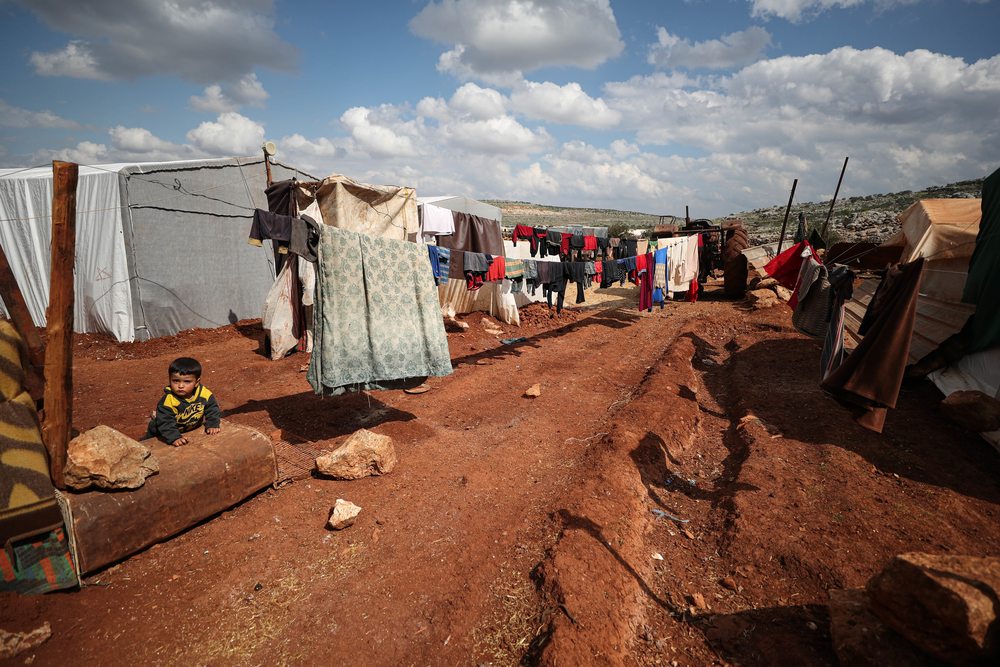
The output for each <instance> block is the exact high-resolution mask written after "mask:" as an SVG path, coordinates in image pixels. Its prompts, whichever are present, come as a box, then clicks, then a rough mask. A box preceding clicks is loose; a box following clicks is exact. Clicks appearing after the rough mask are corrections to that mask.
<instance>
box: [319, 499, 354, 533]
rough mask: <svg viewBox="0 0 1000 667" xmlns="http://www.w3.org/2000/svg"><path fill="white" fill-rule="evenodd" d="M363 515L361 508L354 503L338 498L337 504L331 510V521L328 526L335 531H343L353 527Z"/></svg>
mask: <svg viewBox="0 0 1000 667" xmlns="http://www.w3.org/2000/svg"><path fill="white" fill-rule="evenodd" d="M359 514H361V508H360V507H358V506H357V505H355V504H354V503H351V502H348V501H346V500H343V499H342V498H337V504H336V505H334V506H333V509H332V510H330V520H329V521H327V523H326V525H327V527H329V528H333V529H334V530H343V529H344V528H347V527H348V526H353V525H354V522H355V521H357V520H358V515H359Z"/></svg>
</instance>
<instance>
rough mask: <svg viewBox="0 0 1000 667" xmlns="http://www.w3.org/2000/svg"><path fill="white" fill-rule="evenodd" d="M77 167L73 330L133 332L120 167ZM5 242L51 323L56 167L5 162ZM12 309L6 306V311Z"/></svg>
mask: <svg viewBox="0 0 1000 667" xmlns="http://www.w3.org/2000/svg"><path fill="white" fill-rule="evenodd" d="M122 166H124V165H107V166H105V167H101V168H96V167H85V166H81V167H80V169H79V179H78V181H77V190H76V212H77V217H76V258H75V269H74V270H75V277H74V280H73V282H74V291H75V295H76V299H75V303H74V307H73V330H74V331H78V332H81V333H104V334H110V335H112V336H114V337H115V338H117V339H118V340H123V341H131V340H133V329H132V297H131V293H130V290H129V284H128V265H127V262H126V259H125V243H124V240H123V236H122V219H121V198H120V193H119V184H118V173H117V172H118V170H119V169H121V168H122ZM0 246H2V247H3V251H4V254H6V256H7V261H8V262H9V263H10V268H11V271H12V272H13V273H14V278H15V279H16V280H17V284H18V287H19V288H20V289H21V294H23V295H24V300H25V302H26V303H27V306H28V311H29V312H30V313H31V319H32V321H33V322H34V323H35V326H38V327H44V326H45V309H46V308H47V307H48V305H49V273H50V267H51V264H52V251H51V246H52V168H51V167H39V168H37V169H28V170H25V171H20V170H16V169H5V170H0ZM4 314H5V315H6V312H5V313H4Z"/></svg>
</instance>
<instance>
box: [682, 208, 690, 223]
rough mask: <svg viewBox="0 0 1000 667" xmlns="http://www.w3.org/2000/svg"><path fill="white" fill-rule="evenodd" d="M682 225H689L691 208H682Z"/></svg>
mask: <svg viewBox="0 0 1000 667" xmlns="http://www.w3.org/2000/svg"><path fill="white" fill-rule="evenodd" d="M684 224H685V226H687V225H690V224H691V208H690V207H688V206H685V207H684Z"/></svg>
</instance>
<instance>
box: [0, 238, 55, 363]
mask: <svg viewBox="0 0 1000 667" xmlns="http://www.w3.org/2000/svg"><path fill="white" fill-rule="evenodd" d="M0 299H3V302H4V304H5V305H6V306H7V311H8V312H9V313H10V319H11V321H12V322H13V323H14V327H15V328H16V329H17V330H18V332H19V333H20V334H21V337H22V338H24V342H25V343H27V344H28V358H29V359H30V360H31V365H32V366H43V365H45V348H44V346H43V345H42V338H41V336H39V335H38V329H36V328H35V323H34V322H33V321H32V320H31V313H29V312H28V304H27V303H25V301H24V295H23V294H21V289H20V288H19V287H18V286H17V280H16V279H15V278H14V272H13V271H11V270H10V263H9V262H8V261H7V255H5V254H4V251H3V248H0Z"/></svg>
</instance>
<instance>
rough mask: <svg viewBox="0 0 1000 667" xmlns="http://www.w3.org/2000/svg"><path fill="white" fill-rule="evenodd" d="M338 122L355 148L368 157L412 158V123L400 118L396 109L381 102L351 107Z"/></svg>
mask: <svg viewBox="0 0 1000 667" xmlns="http://www.w3.org/2000/svg"><path fill="white" fill-rule="evenodd" d="M340 122H341V123H342V124H343V125H344V127H345V128H346V129H347V131H348V132H349V133H350V135H351V138H352V139H354V144H355V146H356V147H357V149H358V150H361V151H364V152H365V153H367V154H368V155H370V156H372V157H376V158H378V157H416V155H417V150H416V148H415V147H414V142H413V139H414V136H413V135H414V130H415V129H416V128H415V124H414V123H413V122H410V123H407V122H406V121H403V120H401V118H400V114H399V111H398V109H396V108H395V107H392V106H390V105H383V106H382V107H380V108H379V109H375V110H373V109H366V108H365V107H352V108H350V109H348V110H347V111H345V112H344V114H343V115H342V116H341V117H340Z"/></svg>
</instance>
